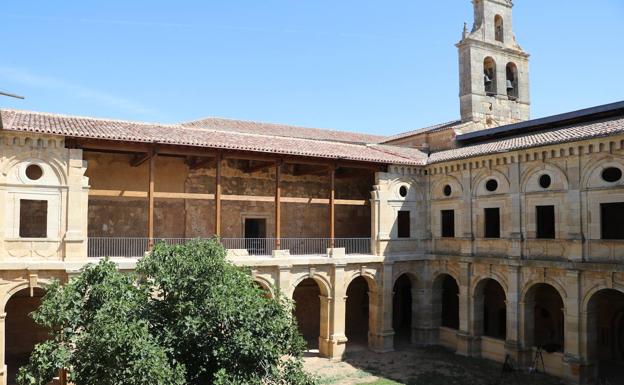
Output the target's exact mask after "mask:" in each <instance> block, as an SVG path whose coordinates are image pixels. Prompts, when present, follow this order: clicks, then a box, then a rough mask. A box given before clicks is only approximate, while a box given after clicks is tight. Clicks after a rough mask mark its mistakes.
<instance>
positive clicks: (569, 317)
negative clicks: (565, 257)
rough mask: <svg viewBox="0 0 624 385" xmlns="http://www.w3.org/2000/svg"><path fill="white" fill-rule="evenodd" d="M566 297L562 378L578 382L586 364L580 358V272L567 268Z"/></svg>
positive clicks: (570, 381)
mask: <svg viewBox="0 0 624 385" xmlns="http://www.w3.org/2000/svg"><path fill="white" fill-rule="evenodd" d="M565 287H566V290H567V298H566V299H565V304H564V306H565V308H564V309H563V311H564V317H565V320H564V333H565V334H564V335H565V338H564V356H563V364H564V373H563V375H564V378H565V379H566V381H567V382H569V383H578V381H579V379H580V377H581V372H582V371H583V370H584V369H585V367H586V365H585V364H584V363H583V362H582V360H581V333H582V331H581V323H580V320H581V317H580V315H581V309H580V306H581V295H580V293H581V273H580V271H578V270H567V271H566V277H565Z"/></svg>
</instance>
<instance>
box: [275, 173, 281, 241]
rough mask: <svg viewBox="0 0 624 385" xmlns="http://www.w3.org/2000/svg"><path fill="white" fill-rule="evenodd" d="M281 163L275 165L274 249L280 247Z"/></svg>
mask: <svg viewBox="0 0 624 385" xmlns="http://www.w3.org/2000/svg"><path fill="white" fill-rule="evenodd" d="M281 198H282V162H281V161H278V162H276V163H275V249H276V250H279V249H280V248H281V246H282V240H281V238H282V232H281V230H282V210H281V209H282V208H281Z"/></svg>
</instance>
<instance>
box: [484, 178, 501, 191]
mask: <svg viewBox="0 0 624 385" xmlns="http://www.w3.org/2000/svg"><path fill="white" fill-rule="evenodd" d="M485 189H486V190H488V191H489V192H494V191H496V190H497V189H498V182H497V181H496V179H490V180H488V181H487V182H486V183H485Z"/></svg>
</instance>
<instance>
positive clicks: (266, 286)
mask: <svg viewBox="0 0 624 385" xmlns="http://www.w3.org/2000/svg"><path fill="white" fill-rule="evenodd" d="M253 281H254V283H255V284H256V285H258V287H260V289H262V290H263V291H264V292H266V294H267V295H268V297H270V298H274V297H275V293H274V292H273V284H272V283H271V281H269V280H268V279H266V278H264V277H260V276H255V277H253Z"/></svg>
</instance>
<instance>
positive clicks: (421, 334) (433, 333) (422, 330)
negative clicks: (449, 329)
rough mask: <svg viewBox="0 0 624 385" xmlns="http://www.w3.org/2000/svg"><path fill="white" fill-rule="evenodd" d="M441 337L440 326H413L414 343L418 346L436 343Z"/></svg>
mask: <svg viewBox="0 0 624 385" xmlns="http://www.w3.org/2000/svg"><path fill="white" fill-rule="evenodd" d="M439 339H440V329H439V328H428V327H413V328H412V344H414V345H416V346H430V345H436V344H437V343H438V340H439Z"/></svg>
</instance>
